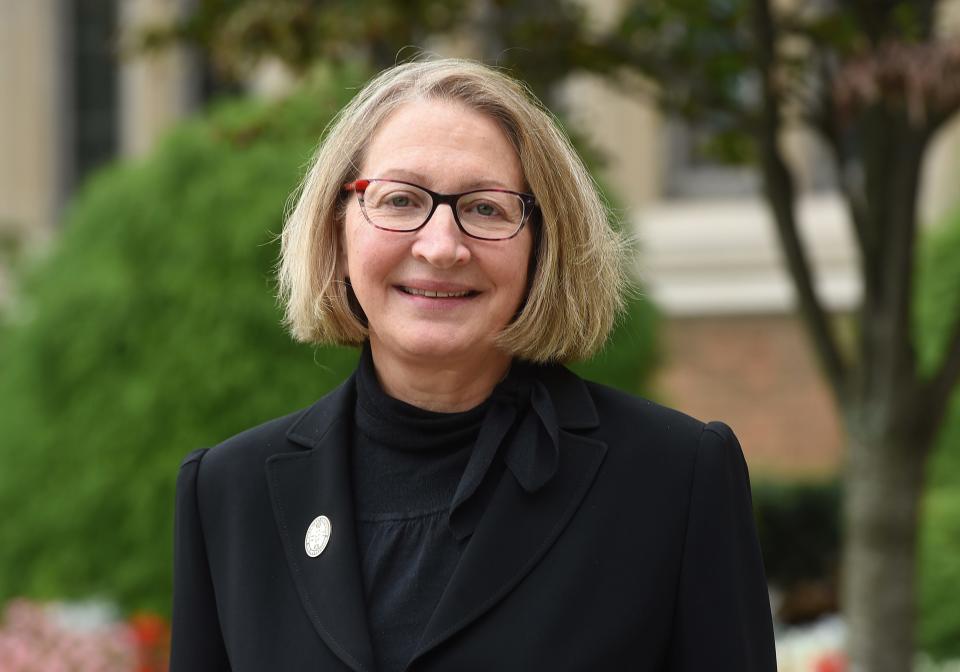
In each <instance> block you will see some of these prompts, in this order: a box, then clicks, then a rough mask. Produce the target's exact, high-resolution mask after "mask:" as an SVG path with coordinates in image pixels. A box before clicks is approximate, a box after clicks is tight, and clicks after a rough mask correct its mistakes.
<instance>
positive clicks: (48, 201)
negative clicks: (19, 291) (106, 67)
mask: <svg viewBox="0 0 960 672" xmlns="http://www.w3.org/2000/svg"><path fill="white" fill-rule="evenodd" d="M67 15H68V8H67V5H66V3H65V2H63V0H31V1H30V2H19V1H17V0H0V92H2V93H0V95H2V96H3V102H2V103H0V147H2V148H3V149H2V151H0V236H2V237H4V238H8V237H16V238H18V239H25V241H26V242H30V241H37V240H43V239H45V238H47V237H48V236H49V235H50V233H51V232H52V231H53V230H54V228H55V225H56V221H57V218H58V216H59V212H60V208H61V207H62V205H63V201H64V200H65V198H66V191H67V188H68V186H69V182H70V178H71V175H70V170H71V168H70V167H71V166H72V149H71V146H72V143H71V129H70V125H69V124H70V122H69V120H70V119H71V115H70V114H69V113H67V112H65V111H66V110H69V109H70V105H71V98H70V93H69V91H70V84H71V83H70V81H69V78H70V74H69V69H68V68H66V67H65V66H66V60H67V52H68V48H69V41H68V40H69V31H68V30H67V27H68V26H67V18H66V17H67ZM0 265H2V261H0ZM0 294H2V288H0Z"/></svg>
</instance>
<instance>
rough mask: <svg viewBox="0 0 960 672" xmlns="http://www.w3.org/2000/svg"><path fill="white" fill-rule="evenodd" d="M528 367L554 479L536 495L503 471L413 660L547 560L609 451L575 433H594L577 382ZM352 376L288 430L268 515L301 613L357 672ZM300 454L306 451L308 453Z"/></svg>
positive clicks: (360, 647) (364, 655) (360, 665)
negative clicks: (311, 547) (315, 543)
mask: <svg viewBox="0 0 960 672" xmlns="http://www.w3.org/2000/svg"><path fill="white" fill-rule="evenodd" d="M523 366H530V367H531V373H532V374H533V375H535V376H536V377H537V378H538V379H539V380H540V381H541V382H542V383H543V385H544V387H545V388H546V390H547V391H548V393H549V395H550V399H551V401H552V402H553V406H554V407H555V409H556V423H557V433H558V437H559V447H560V455H559V462H558V467H557V472H556V475H555V477H554V478H553V479H551V480H550V481H549V482H548V483H547V484H546V485H545V486H544V487H543V488H541V489H540V490H538V491H537V492H535V493H528V492H526V491H525V490H524V489H523V488H522V487H521V486H520V484H519V483H518V482H517V480H516V479H515V478H514V477H513V475H512V473H511V472H510V471H509V470H504V471H503V473H502V474H501V475H500V479H499V482H498V483H496V484H495V490H494V492H493V495H492V497H491V498H490V500H489V503H488V504H487V507H486V510H485V511H484V513H483V515H482V517H481V518H480V520H479V521H478V523H477V527H476V529H475V531H474V533H473V536H472V537H471V539H470V540H469V542H468V544H467V546H466V548H465V549H464V552H463V554H462V555H461V558H460V562H459V564H458V565H457V568H456V570H455V572H454V574H453V576H452V577H451V579H450V582H449V584H448V585H447V587H446V589H445V591H444V593H443V596H442V597H441V599H440V602H439V604H438V605H437V607H436V609H435V610H434V613H433V616H432V618H431V619H430V622H429V623H428V624H427V626H426V629H425V631H424V633H423V636H422V637H421V640H420V646H419V648H418V652H417V654H416V655H415V656H414V661H415V660H417V659H419V658H421V657H422V656H425V655H427V654H428V653H429V651H430V650H431V649H433V648H435V647H437V646H439V645H440V644H441V643H442V642H444V641H445V640H447V639H449V638H450V637H452V636H453V635H454V634H456V633H457V632H459V631H461V630H462V629H464V628H466V627H468V626H469V625H470V623H472V622H473V621H474V620H475V619H477V618H478V617H479V616H480V615H482V614H483V613H485V612H486V611H488V610H489V609H491V608H492V607H493V606H494V605H495V604H496V603H498V602H499V601H500V600H501V599H503V598H504V597H505V596H506V595H507V594H509V592H510V591H511V590H512V589H513V588H514V587H515V586H516V585H517V584H518V583H519V582H520V581H521V580H522V579H523V578H524V577H525V576H526V575H527V574H528V573H529V572H530V571H531V570H532V569H533V567H534V566H535V565H536V563H537V562H538V561H539V560H540V559H541V558H542V557H543V555H544V554H545V553H547V552H548V550H549V548H550V546H551V545H552V544H553V542H554V541H555V540H556V539H557V537H558V536H559V535H560V533H561V532H562V531H563V529H564V528H565V527H566V525H567V523H568V522H569V521H570V519H571V518H572V517H573V514H574V512H575V511H576V509H577V506H578V505H579V504H580V502H581V500H582V499H583V497H584V496H585V495H586V493H587V492H588V491H589V488H590V485H591V484H592V483H593V479H594V477H595V475H596V472H597V470H598V469H599V467H600V464H601V463H602V461H603V459H604V456H605V454H606V444H604V443H603V442H600V441H597V440H594V439H591V438H587V437H584V436H581V435H579V434H578V433H575V431H574V430H585V429H591V428H593V427H596V426H597V425H598V422H599V420H598V416H597V410H596V406H595V405H594V403H593V399H592V398H591V395H590V392H589V389H588V388H587V386H586V384H585V383H584V381H583V380H582V379H580V378H579V377H578V376H576V375H575V374H573V373H572V372H570V371H569V370H567V369H566V368H564V367H562V366H558V365H548V366H534V365H530V364H523ZM354 403H355V382H354V377H353V376H351V377H350V378H348V379H347V380H346V381H345V382H344V383H343V384H342V385H340V387H338V388H336V389H335V390H333V391H332V392H331V393H329V394H328V395H326V396H325V397H323V398H322V399H320V400H319V401H318V402H316V403H315V404H314V405H313V406H311V407H310V408H308V409H307V410H306V411H305V412H304V413H303V414H302V415H301V416H300V418H299V419H298V420H296V421H295V422H294V424H293V425H292V426H291V427H290V429H289V430H288V431H287V438H288V439H289V440H290V441H291V442H293V443H294V444H297V446H299V449H297V450H294V451H293V452H285V453H279V454H276V455H273V456H271V457H270V458H269V459H268V460H267V464H266V472H267V479H268V483H269V487H270V493H271V497H272V500H273V508H274V516H275V518H276V522H277V526H278V528H279V530H280V536H281V539H282V542H283V545H284V550H285V552H286V555H287V561H288V565H289V567H290V571H291V573H292V575H293V578H294V581H295V583H296V586H297V589H298V592H299V594H300V600H301V602H302V604H303V607H304V610H305V611H306V613H307V615H308V617H309V618H310V620H311V622H312V623H313V625H314V628H315V629H316V630H317V632H318V634H319V635H320V637H321V638H323V640H324V642H326V644H327V645H328V646H329V647H330V649H331V650H332V651H333V652H334V653H335V654H336V655H337V656H338V657H340V659H341V660H343V662H344V663H346V664H347V665H348V666H349V667H350V668H351V669H353V670H355V671H356V672H363V671H364V670H372V669H373V667H374V660H373V653H372V651H373V650H372V646H371V643H370V635H369V630H368V627H367V620H366V605H365V601H364V595H363V583H362V579H361V576H360V561H359V553H358V550H357V539H356V530H355V526H354V514H353V511H354V509H353V496H352V491H351V490H352V488H351V485H352V484H351V473H350V461H349V450H350V434H349V431H350V423H351V418H352V417H353V405H354ZM304 449H306V450H304ZM319 515H326V516H327V517H328V518H329V519H330V520H331V522H332V533H331V536H330V540H329V543H328V544H327V547H326V549H325V550H324V551H323V552H322V553H321V554H320V555H319V556H318V557H315V558H310V557H308V555H307V553H306V550H305V548H304V536H305V534H306V531H307V528H308V527H309V526H310V523H311V522H312V521H313V520H314V518H316V517H317V516H319Z"/></svg>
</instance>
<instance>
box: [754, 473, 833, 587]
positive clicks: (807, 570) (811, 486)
mask: <svg viewBox="0 0 960 672" xmlns="http://www.w3.org/2000/svg"><path fill="white" fill-rule="evenodd" d="M840 497H841V489H840V484H839V483H838V482H837V481H832V480H831V481H824V482H809V483H808V482H802V481H801V482H774V481H767V482H763V481H761V482H757V483H755V484H754V485H753V509H754V513H755V515H756V519H757V534H758V536H759V538H760V547H761V548H762V549H763V563H764V567H765V569H766V571H767V580H768V581H769V582H770V583H772V584H775V585H777V586H778V587H780V588H783V589H786V588H789V587H790V586H792V585H794V584H796V583H798V582H800V581H805V580H816V579H824V578H828V577H830V576H832V575H833V573H834V572H835V571H836V569H837V563H838V561H839V554H840Z"/></svg>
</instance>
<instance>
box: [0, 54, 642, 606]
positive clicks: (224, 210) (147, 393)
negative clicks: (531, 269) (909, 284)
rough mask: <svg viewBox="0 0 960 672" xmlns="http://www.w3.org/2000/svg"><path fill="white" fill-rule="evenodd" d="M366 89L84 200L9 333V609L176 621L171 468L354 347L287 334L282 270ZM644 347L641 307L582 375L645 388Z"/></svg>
mask: <svg viewBox="0 0 960 672" xmlns="http://www.w3.org/2000/svg"><path fill="white" fill-rule="evenodd" d="M360 79H361V76H360V74H359V73H353V72H339V71H338V72H336V73H334V72H331V71H328V72H327V73H326V75H324V76H321V77H319V78H318V80H317V81H315V82H314V83H312V84H310V85H309V86H307V87H306V88H305V90H304V91H302V92H300V93H298V94H296V95H294V96H293V97H291V98H290V99H288V100H286V101H284V102H282V103H274V104H261V103H249V102H240V103H226V104H223V105H221V106H219V108H218V109H216V110H215V111H214V112H213V113H212V114H211V115H210V116H209V118H205V119H201V120H197V121H193V122H190V123H187V124H186V125H184V126H182V127H181V128H179V129H178V130H177V131H176V132H175V133H174V134H173V135H172V136H171V137H169V138H168V139H167V140H166V141H165V142H164V143H163V144H162V146H160V147H159V149H158V150H157V151H156V152H155V153H154V154H152V155H151V156H150V157H149V158H148V159H146V160H145V161H143V162H141V163H133V164H125V165H117V166H114V167H111V168H108V169H107V170H105V171H103V172H102V173H100V174H98V175H97V176H95V178H94V179H93V180H92V181H91V182H90V183H88V184H87V185H86V186H85V187H84V188H83V189H82V191H81V193H80V195H79V197H78V199H77V200H76V202H74V203H73V205H72V206H71V207H70V212H69V215H68V217H67V221H66V225H65V228H64V230H63V232H62V235H61V236H60V238H59V239H58V241H57V243H56V246H55V247H54V248H53V250H52V251H51V253H50V254H49V256H48V257H47V258H46V259H45V260H44V261H42V262H41V263H40V264H39V265H37V266H35V267H34V268H33V269H32V271H31V272H30V273H29V274H28V275H27V277H25V278H24V280H23V283H22V284H21V287H22V295H21V296H20V299H19V301H18V302H17V303H16V305H15V306H14V309H13V310H12V311H10V312H9V314H8V315H6V318H5V324H3V325H2V328H0V361H2V362H3V367H2V368H0V436H2V437H3V440H2V442H0V464H2V465H3V469H0V510H2V511H4V512H5V515H4V516H3V518H2V519H0V539H3V552H2V554H0V602H2V601H3V600H5V599H6V598H9V597H11V596H14V595H28V596H33V597H39V598H54V597H55V598H74V597H81V598H82V597H86V596H88V595H91V594H100V595H103V596H105V597H108V598H110V599H115V600H118V601H119V603H120V604H121V605H123V606H124V607H125V608H131V609H134V608H136V609H148V610H151V611H155V612H159V613H168V612H169V595H170V587H171V576H170V572H171V567H170V558H171V555H172V549H171V538H172V505H173V489H174V481H175V477H176V472H177V465H178V463H179V461H180V459H181V458H182V457H183V456H184V455H185V454H186V453H187V452H189V451H190V450H192V449H194V448H197V447H201V446H208V445H212V444H215V443H216V442H218V441H220V440H222V439H223V438H225V437H227V436H230V435H232V434H234V433H236V432H238V431H241V430H243V429H244V428H247V427H249V426H252V425H254V424H257V423H259V422H262V421H264V420H267V419H269V418H271V417H274V416H278V415H283V414H286V413H288V412H290V411H292V410H294V409H296V408H299V407H303V406H305V405H307V404H309V403H310V402H311V401H312V400H314V399H315V398H317V397H318V396H320V395H321V394H323V393H324V392H325V391H326V390H328V389H329V388H331V387H332V386H333V385H335V384H336V383H338V382H339V381H341V380H342V379H343V378H345V377H346V376H347V375H348V373H349V372H350V371H351V370H352V368H353V366H354V363H355V360H356V352H355V351H353V350H351V349H343V348H321V349H317V350H313V349H311V348H308V347H305V346H301V345H296V344H294V343H293V342H291V340H290V339H289V338H288V337H287V336H286V334H285V333H284V332H283V330H282V329H281V327H280V324H279V323H280V312H279V310H278V308H277V306H276V305H275V300H274V297H273V289H274V288H273V279H272V266H273V264H274V262H275V260H276V257H277V251H278V250H277V244H276V241H275V234H276V233H278V232H279V231H280V229H281V225H282V216H283V208H284V203H285V200H286V199H287V196H288V194H290V192H291V191H292V189H293V188H294V186H295V185H296V184H297V182H298V180H299V178H300V176H301V175H302V172H303V170H304V167H305V164H306V162H307V160H308V158H309V157H310V155H311V153H312V150H313V148H314V146H315V144H316V142H317V139H318V138H319V137H320V135H321V133H322V131H323V129H324V127H325V125H326V123H327V122H328V120H329V119H330V118H331V116H332V115H333V114H334V112H335V111H336V110H337V109H339V108H340V107H341V106H342V105H343V104H344V103H345V102H346V100H347V98H348V97H349V96H350V95H352V93H353V92H354V91H355V85H356V84H357V83H358V81H360ZM652 331H653V328H652V320H651V313H650V311H649V308H647V307H646V305H645V304H641V303H634V304H633V306H632V310H631V312H630V316H629V319H626V320H625V321H623V322H622V324H621V325H620V327H619V329H618V331H617V333H616V335H615V338H614V341H613V343H612V344H611V346H610V347H609V348H608V349H607V351H606V352H605V353H604V355H603V356H601V358H600V359H598V361H597V363H596V364H594V365H585V366H583V367H581V369H580V370H581V371H583V372H584V373H585V375H588V376H592V377H595V378H596V379H598V380H600V381H602V382H610V383H612V384H616V385H620V386H623V387H626V388H629V389H633V390H636V388H637V387H638V385H639V383H640V380H641V378H642V376H643V375H644V374H645V373H646V372H647V371H648V370H649V367H650V363H651V360H650V357H651V346H650V343H651V342H652ZM594 374H595V375H594Z"/></svg>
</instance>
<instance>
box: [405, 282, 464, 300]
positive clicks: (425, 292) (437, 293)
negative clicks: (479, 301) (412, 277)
mask: <svg viewBox="0 0 960 672" xmlns="http://www.w3.org/2000/svg"><path fill="white" fill-rule="evenodd" d="M399 289H400V291H402V292H405V293H407V294H410V295H413V296H425V297H427V298H430V299H451V298H453V299H455V298H462V297H464V296H469V295H471V294H476V292H474V291H473V290H472V289H461V290H447V291H443V290H436V289H421V288H419V287H407V286H405V285H400V286H399Z"/></svg>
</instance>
